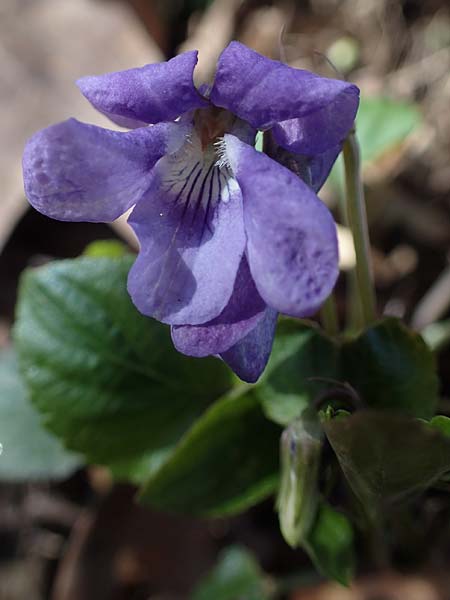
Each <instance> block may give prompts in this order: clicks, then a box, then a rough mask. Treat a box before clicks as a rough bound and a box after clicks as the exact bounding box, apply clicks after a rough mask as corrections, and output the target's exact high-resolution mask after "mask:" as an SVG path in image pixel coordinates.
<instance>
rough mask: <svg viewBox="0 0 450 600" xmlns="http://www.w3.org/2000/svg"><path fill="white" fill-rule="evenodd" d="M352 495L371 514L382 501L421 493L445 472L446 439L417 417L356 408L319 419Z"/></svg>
mask: <svg viewBox="0 0 450 600" xmlns="http://www.w3.org/2000/svg"><path fill="white" fill-rule="evenodd" d="M323 427H324V429H325V433H326V435H327V437H328V440H329V442H330V444H331V446H332V447H333V450H334V452H335V453H336V456H337V458H338V460H339V464H340V465H341V468H342V470H343V472H344V475H345V476H346V478H347V480H348V482H349V484H350V486H351V487H352V489H353V491H354V493H355V494H356V496H357V497H358V498H359V499H360V500H361V502H362V504H363V506H364V507H365V509H366V511H367V512H368V514H372V516H373V517H374V518H376V515H377V514H379V511H380V509H382V506H383V504H385V503H386V502H395V501H398V500H402V499H404V498H408V497H410V496H412V495H414V494H416V493H419V492H422V491H423V490H425V489H426V488H427V487H429V486H430V485H432V484H433V483H435V482H436V481H437V480H438V479H439V478H440V477H441V476H442V475H443V474H444V473H446V471H448V470H450V439H449V438H447V437H445V436H443V435H442V434H441V433H440V432H439V431H438V430H437V428H436V429H434V428H433V427H430V426H429V425H428V424H424V423H422V422H421V421H419V420H418V419H412V418H408V417H400V416H397V415H390V414H388V413H375V412H369V411H360V412H357V413H354V414H353V415H352V416H351V417H348V418H346V419H332V420H329V421H323Z"/></svg>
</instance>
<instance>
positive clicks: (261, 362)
mask: <svg viewBox="0 0 450 600" xmlns="http://www.w3.org/2000/svg"><path fill="white" fill-rule="evenodd" d="M277 318H278V313H277V311H276V310H273V309H272V308H268V307H267V308H266V310H265V311H264V316H263V318H262V319H260V320H259V321H258V323H257V325H256V326H255V327H254V328H253V329H252V330H251V331H250V332H249V333H248V334H247V335H246V336H245V337H244V338H242V339H241V340H239V341H238V342H237V343H236V344H235V345H234V346H232V347H231V348H229V349H228V350H227V351H226V352H222V353H221V354H220V357H221V358H222V360H223V361H225V362H226V363H227V365H228V366H229V367H230V369H232V370H233V371H234V372H235V373H236V375H237V376H238V377H240V378H241V379H243V380H244V381H247V382H248V383H255V382H256V381H257V380H258V378H259V376H260V375H261V373H262V372H263V371H264V369H265V367H266V365H267V361H268V360H269V356H270V352H271V351H272V345H273V339H274V336H275V329H276V325H277Z"/></svg>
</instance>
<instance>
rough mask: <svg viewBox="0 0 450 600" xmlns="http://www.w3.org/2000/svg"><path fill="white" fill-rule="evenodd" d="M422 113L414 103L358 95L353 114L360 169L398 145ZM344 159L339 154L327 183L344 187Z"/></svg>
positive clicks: (418, 122)
mask: <svg viewBox="0 0 450 600" xmlns="http://www.w3.org/2000/svg"><path fill="white" fill-rule="evenodd" d="M421 121H422V119H421V114H420V112H419V110H418V108H417V106H416V105H415V104H411V103H409V102H399V101H397V100H392V99H390V98H382V97H381V98H380V97H373V98H370V97H369V98H361V103H360V106H359V110H358V114H357V116H356V134H357V137H358V141H359V144H360V147H361V160H362V166H363V169H364V168H367V167H370V165H371V164H373V163H375V162H376V161H377V160H379V159H382V158H383V157H384V156H385V155H387V154H388V153H389V152H390V151H392V150H394V149H396V148H397V147H399V146H401V144H402V143H403V142H404V141H405V140H406V138H407V137H408V136H409V135H410V134H411V133H412V132H413V131H414V130H415V129H417V128H418V127H419V126H420V125H421ZM343 169H344V167H343V161H342V157H341V156H340V157H339V158H338V160H337V161H336V164H335V165H334V167H333V170H332V172H331V174H330V178H329V180H330V183H331V185H333V186H334V187H337V189H341V190H342V189H344V174H343V173H344V172H343Z"/></svg>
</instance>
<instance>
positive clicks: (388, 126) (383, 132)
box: [356, 98, 421, 163]
mask: <svg viewBox="0 0 450 600" xmlns="http://www.w3.org/2000/svg"><path fill="white" fill-rule="evenodd" d="M420 124H421V115H420V112H419V110H418V108H417V106H416V105H414V104H411V103H409V102H399V101H396V100H392V99H390V98H363V99H362V100H361V104H360V107H359V110H358V116H357V118H356V131H357V135H358V139H359V142H360V144H361V158H362V161H363V163H368V162H372V161H374V160H377V159H378V158H380V157H381V156H382V155H383V154H385V153H386V152H388V151H389V150H392V149H393V148H394V147H395V146H398V145H399V144H401V143H402V142H403V141H404V140H405V139H406V138H407V137H408V135H410V134H411V133H412V132H413V131H414V130H415V129H416V128H417V127H418V126H419V125H420Z"/></svg>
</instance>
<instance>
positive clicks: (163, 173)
mask: <svg viewBox="0 0 450 600" xmlns="http://www.w3.org/2000/svg"><path fill="white" fill-rule="evenodd" d="M198 143H199V142H198V140H197V138H195V140H194V141H192V140H190V142H187V143H186V145H185V147H183V148H182V149H181V150H180V151H179V152H178V153H176V154H174V155H172V156H166V157H165V158H163V159H161V161H160V162H159V163H158V165H157V167H156V168H155V174H154V178H153V179H152V184H151V188H150V190H149V193H148V195H147V197H146V198H145V199H143V200H142V201H141V202H140V203H139V204H138V205H137V206H136V207H135V209H134V210H133V213H132V215H131V217H130V219H129V221H130V224H131V226H132V227H133V229H134V231H135V232H136V234H137V236H138V238H139V241H140V243H141V251H140V253H139V256H138V258H137V260H136V262H135V264H134V265H133V267H132V269H131V271H130V275H129V279H128V289H129V292H130V294H131V297H132V299H133V301H134V303H135V304H136V306H137V308H138V309H139V310H140V311H141V312H142V313H144V314H146V315H149V316H152V317H155V318H156V319H158V320H160V321H163V322H165V323H170V324H173V325H180V324H183V325H184V324H189V325H197V324H200V323H206V322H207V321H211V320H212V319H214V318H215V317H217V316H218V315H219V314H220V313H221V312H222V310H223V309H224V308H225V306H226V305H227V303H228V300H229V298H230V296H231V293H232V291H233V286H234V282H235V279H236V273H237V271H238V267H239V264H240V262H241V258H242V255H243V253H244V247H245V233H244V223H243V213H242V197H241V193H240V190H239V187H238V186H237V184H236V181H235V180H234V179H232V178H231V177H230V174H229V173H228V172H227V171H226V170H224V169H221V168H219V167H218V166H217V165H216V159H215V157H214V158H213V157H208V156H205V155H203V153H202V151H201V149H200V148H199V145H198Z"/></svg>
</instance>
